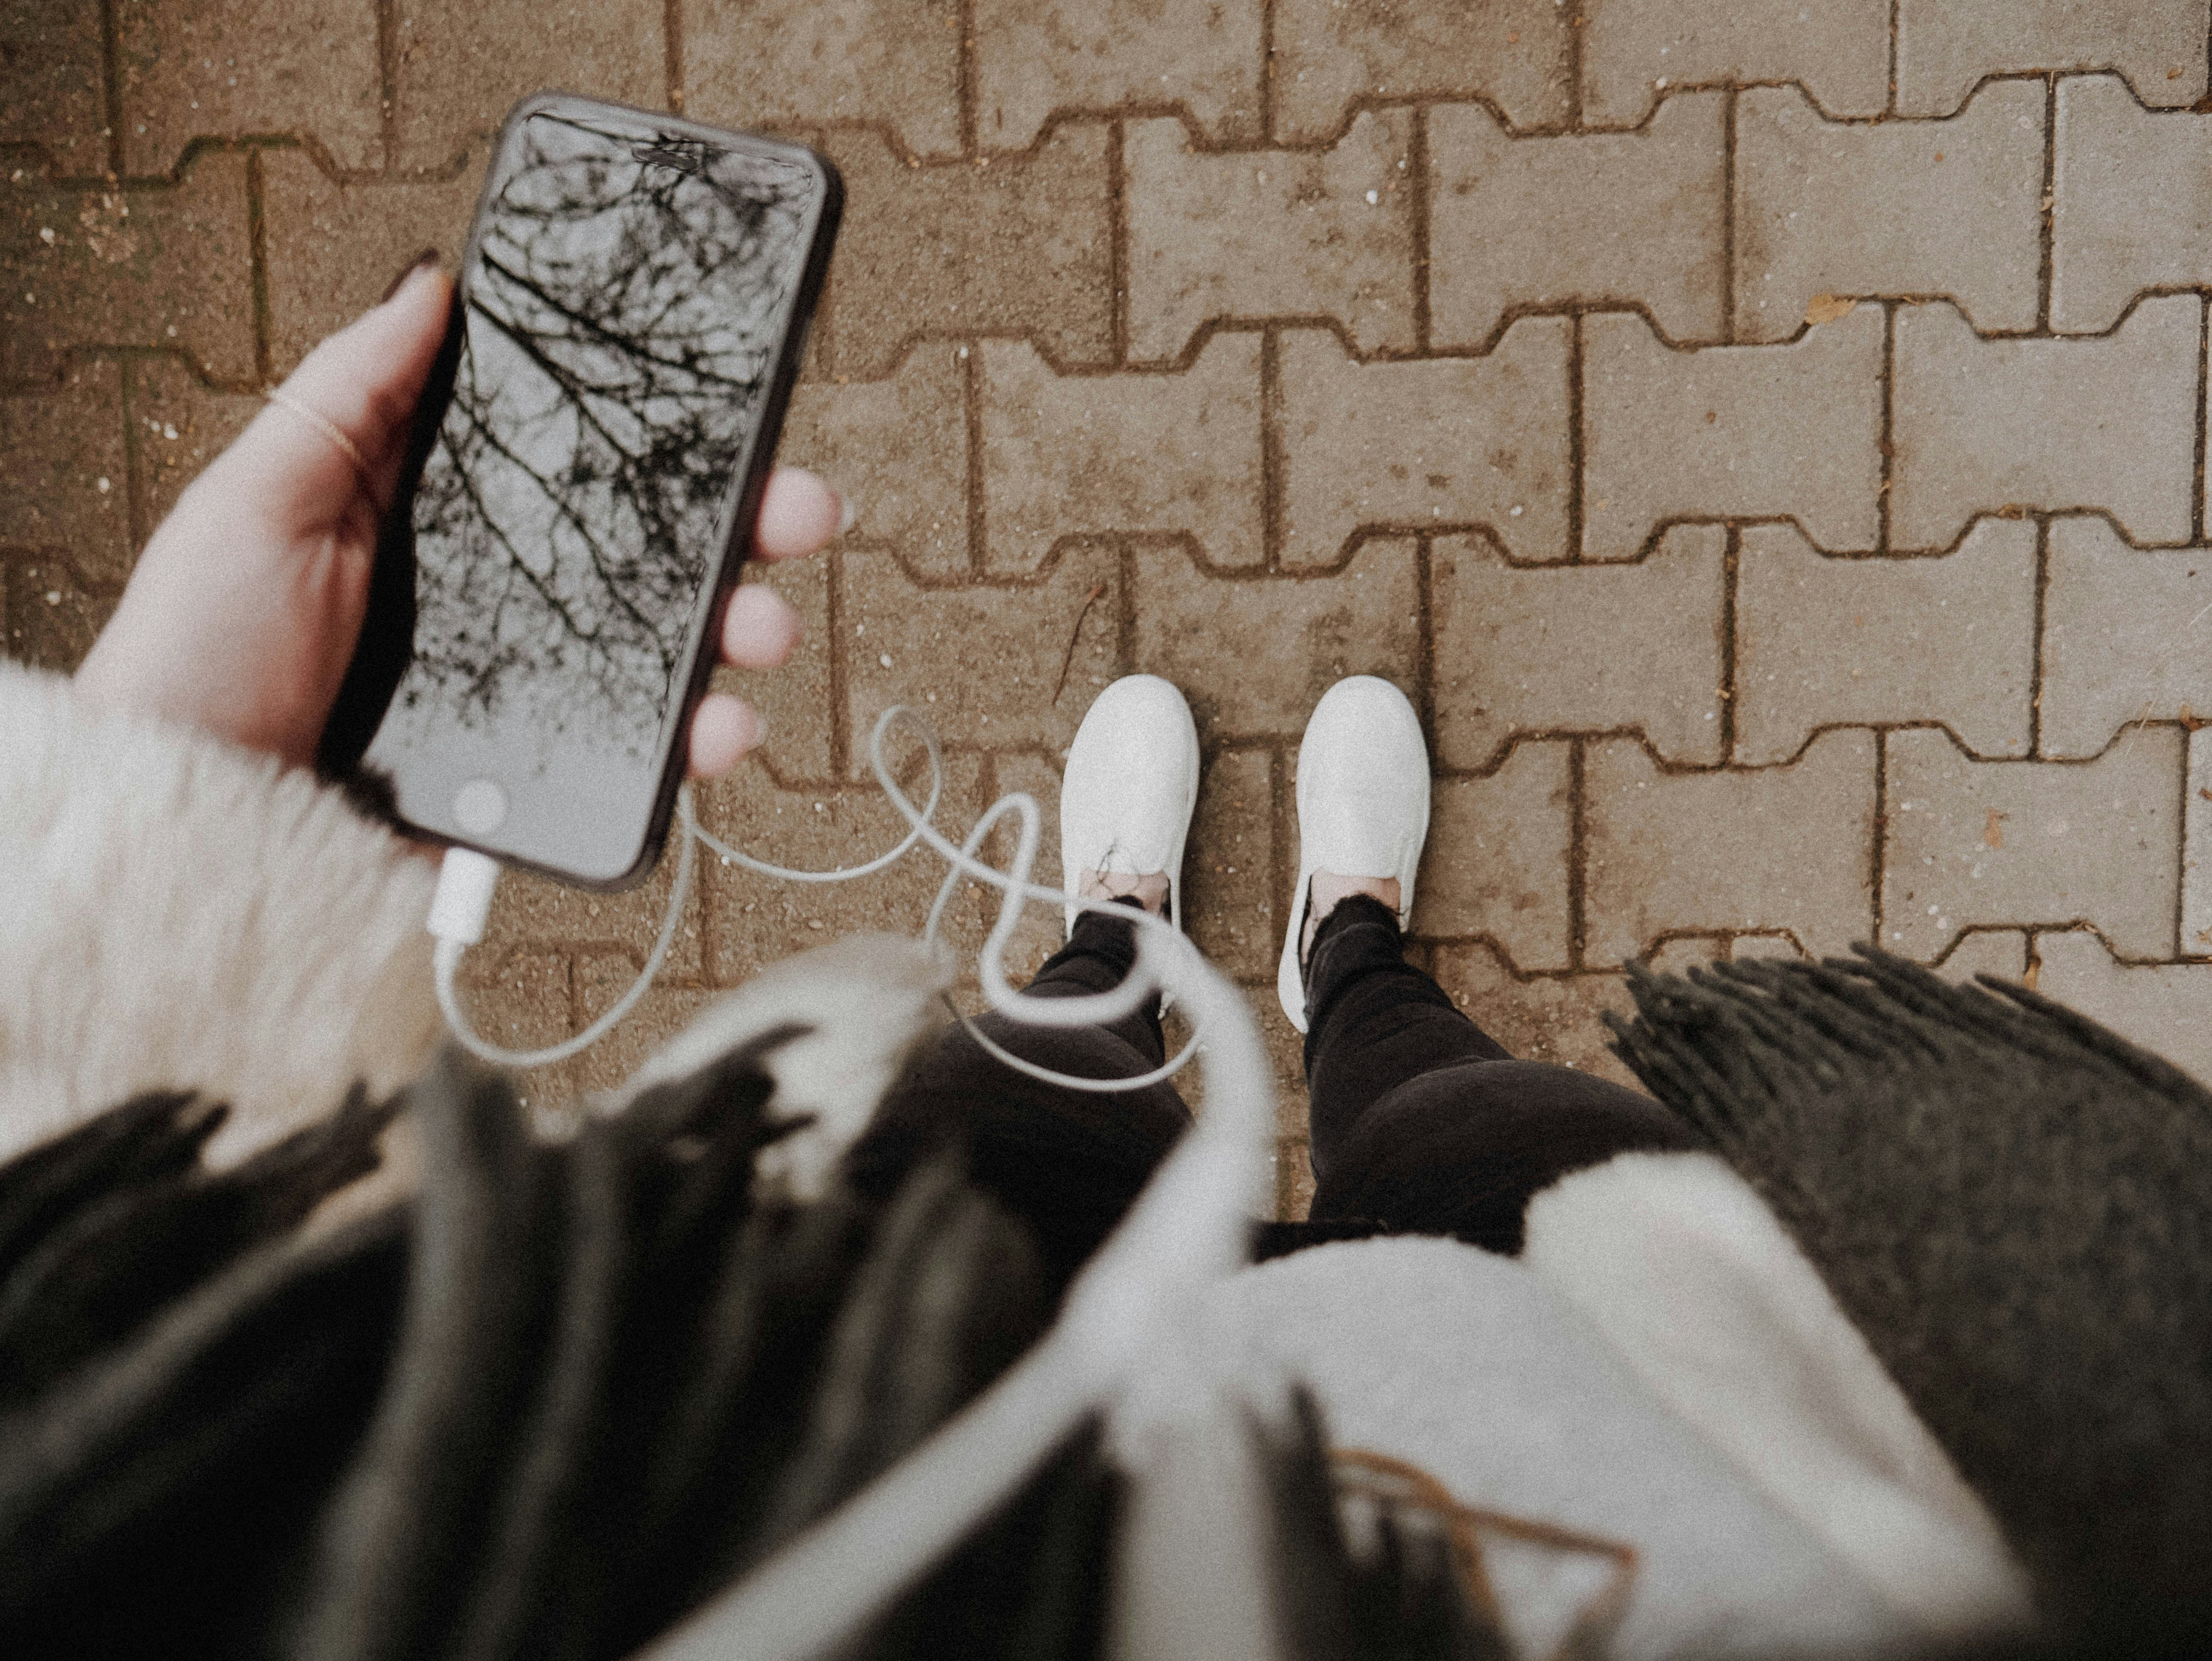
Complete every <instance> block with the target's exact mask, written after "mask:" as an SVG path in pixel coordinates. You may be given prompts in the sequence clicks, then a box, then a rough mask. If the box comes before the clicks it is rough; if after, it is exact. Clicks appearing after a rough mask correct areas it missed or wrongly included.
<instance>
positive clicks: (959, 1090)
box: [846, 911, 1190, 1290]
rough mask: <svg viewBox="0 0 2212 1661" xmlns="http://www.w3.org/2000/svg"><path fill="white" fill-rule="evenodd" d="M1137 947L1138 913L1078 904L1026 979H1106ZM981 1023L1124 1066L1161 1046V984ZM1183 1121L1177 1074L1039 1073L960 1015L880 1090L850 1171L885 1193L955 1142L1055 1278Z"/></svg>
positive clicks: (1090, 986)
mask: <svg viewBox="0 0 2212 1661" xmlns="http://www.w3.org/2000/svg"><path fill="white" fill-rule="evenodd" d="M1135 960H1136V930H1135V928H1134V926H1133V924H1131V923H1128V922H1123V921H1122V920H1121V919H1120V918H1118V917H1113V916H1101V915H1099V914H1098V913H1097V912H1091V911H1086V912H1083V913H1081V914H1079V916H1077V918H1076V924H1075V933H1074V934H1073V936H1072V937H1071V938H1070V939H1069V940H1068V942H1067V944H1066V946H1063V947H1061V948H1060V951H1059V952H1056V953H1054V955H1053V956H1052V957H1051V958H1049V959H1048V960H1047V962H1046V963H1045V965H1044V967H1043V968H1042V969H1040V970H1038V971H1037V975H1036V979H1035V980H1033V981H1031V982H1030V984H1029V986H1028V987H1027V988H1026V990H1027V991H1028V992H1030V994H1031V995H1035V996H1038V997H1047V998H1064V997H1076V996H1079V995H1083V994H1085V993H1091V992H1104V991H1108V990H1110V989H1112V988H1114V987H1115V986H1117V985H1119V984H1120V983H1121V981H1122V979H1123V978H1124V977H1126V976H1127V974H1128V972H1129V968H1130V965H1131V964H1133V963H1134V962H1135ZM976 1025H977V1026H978V1027H980V1028H981V1030H982V1031H983V1032H984V1033H985V1035H986V1036H987V1037H989V1038H990V1039H991V1040H992V1042H993V1043H997V1044H999V1045H1000V1046H1002V1047H1003V1048H1005V1049H1006V1050H1011V1051H1012V1053H1013V1054H1015V1055H1017V1056H1020V1057H1021V1058H1022V1059H1023V1060H1024V1061H1027V1062H1035V1063H1036V1065H1037V1066H1039V1067H1046V1068H1051V1069H1052V1070H1053V1071H1054V1072H1056V1073H1066V1074H1073V1075H1075V1076H1077V1077H1079V1078H1092V1079H1110V1078H1129V1077H1133V1076H1134V1075H1135V1074H1140V1073H1149V1072H1151V1071H1152V1068H1156V1067H1158V1065H1159V1064H1160V1063H1161V1062H1162V1061H1163V1060H1164V1059H1165V1057H1166V1045H1165V1041H1164V1039H1163V1037H1162V1036H1161V1033H1160V1007H1159V1000H1158V998H1157V997H1154V998H1151V999H1147V1000H1146V1002H1145V1003H1144V1005H1143V1006H1142V1007H1139V1009H1137V1010H1135V1011H1134V1012H1133V1013H1130V1014H1128V1015H1127V1016H1124V1017H1123V1018H1122V1019H1121V1020H1118V1021H1116V1022H1115V1023H1113V1024H1112V1025H1109V1026H1080V1027H1040V1026H1027V1025H1022V1024H1021V1023H1019V1022H1018V1021H1012V1020H1009V1019H1006V1017H1004V1016H1002V1015H996V1014H989V1015H985V1016H983V1017H981V1019H978V1020H977V1022H976ZM1189 1128H1190V1110H1189V1109H1188V1108H1187V1107H1185V1106H1184V1105H1183V1101H1182V1097H1181V1096H1179V1095H1177V1094H1176V1091H1175V1088H1174V1086H1172V1085H1168V1084H1155V1085H1149V1086H1146V1087H1145V1088H1144V1089H1142V1090H1134V1091H1116V1092H1113V1093H1111V1094H1101V1093H1094V1092H1086V1091H1078V1090H1069V1089H1066V1087H1064V1086H1058V1085H1049V1084H1045V1083H1042V1082H1041V1081H1040V1080H1036V1079H1032V1078H1030V1077H1029V1076H1028V1075H1027V1074H1022V1073H1017V1072H1015V1071H1014V1069H1013V1068H1010V1067H1008V1066H1006V1063H1004V1062H1001V1061H1000V1060H999V1059H998V1058H997V1057H996V1056H993V1055H991V1054H990V1053H988V1052H987V1051H986V1050H983V1049H982V1048H981V1046H979V1045H978V1044H977V1043H975V1040H974V1039H972V1038H970V1037H969V1036H968V1034H967V1033H966V1031H963V1029H961V1028H959V1027H957V1026H956V1027H952V1028H951V1029H950V1030H948V1031H946V1032H945V1033H944V1034H943V1035H942V1036H941V1037H939V1039H938V1040H937V1041H936V1043H935V1044H934V1045H933V1047H932V1048H931V1050H929V1051H928V1053H927V1054H926V1055H924V1056H922V1057H921V1059H920V1060H919V1061H918V1062H916V1063H915V1066H914V1067H913V1068H910V1069H909V1070H908V1074H907V1075H906V1076H905V1078H904V1079H902V1080H901V1081H900V1083H899V1084H898V1085H897V1086H896V1087H895V1088H894V1089H893V1090H892V1092H890V1095H889V1096H887V1097H886V1098H884V1102H883V1104H882V1105H881V1106H880V1107H879V1108H878V1109H877V1110H876V1117H875V1120H874V1122H873V1123H872V1124H871V1125H870V1126H869V1128H868V1130H867V1132H866V1135H863V1136H862V1137H861V1138H860V1141H858V1142H856V1143H855V1144H854V1147H852V1149H851V1150H850V1152H848V1153H847V1155H846V1173H847V1176H848V1179H849V1180H850V1181H851V1182H852V1183H853V1184H854V1187H856V1188H858V1189H860V1190H861V1191H862V1192H863V1193H869V1194H875V1195H878V1196H885V1195H888V1194H889V1193H890V1190H891V1189H895V1188H896V1186H897V1184H898V1183H899V1181H900V1180H901V1179H902V1177H904V1176H905V1175H906V1173H907V1171H909V1170H910V1169H912V1168H913V1165H914V1164H915V1161H916V1160H917V1159H921V1158H924V1157H926V1156H927V1155H928V1154H929V1153H933V1152H935V1151H936V1150H938V1149H939V1148H942V1147H947V1146H954V1145H957V1146H959V1147H963V1149H964V1151H965V1153H966V1155H967V1159H968V1169H969V1175H970V1176H971V1177H974V1178H975V1182H976V1183H977V1184H978V1185H979V1186H981V1187H982V1188H983V1189H986V1190H987V1191H988V1192H989V1193H991V1194H992V1195H993V1196H994V1197H995V1198H996V1199H997V1200H998V1201H999V1202H1000V1204H1002V1205H1004V1206H1005V1207H1006V1208H1007V1209H1008V1210H1009V1211H1011V1212H1012V1213H1013V1214H1015V1215H1016V1216H1018V1217H1019V1218H1021V1219H1022V1220H1024V1222H1026V1223H1027V1224H1029V1226H1030V1229H1031V1230H1032V1231H1033V1232H1035V1234H1036V1239H1037V1243H1038V1245H1039V1246H1040V1248H1041V1249H1042V1251H1043V1253H1044V1256H1045V1260H1046V1264H1047V1267H1048V1269H1049V1270H1050V1271H1051V1273H1052V1274H1053V1275H1054V1286H1055V1289H1056V1290H1057V1289H1058V1288H1060V1287H1065V1286H1066V1282H1067V1281H1068V1280H1069V1279H1070V1278H1071V1277H1073V1275H1074V1273H1075V1271H1076V1270H1077V1269H1079V1268H1081V1267H1082V1265H1083V1262H1084V1261H1085V1259H1086V1258H1087V1257H1089V1256H1091V1253H1092V1252H1093V1251H1095V1250H1097V1249H1098V1247H1099V1245H1100V1244H1102V1243H1103V1241H1104V1240H1105V1238H1106V1237H1107V1235H1109V1234H1110V1233H1111V1232H1113V1231H1114V1227H1115V1224H1117V1223H1119V1222H1120V1221H1121V1218H1122V1216H1123V1214H1125V1213H1126V1212H1127V1210H1128V1208H1129V1206H1130V1204H1131V1202H1133V1201H1134V1200H1135V1199H1136V1197H1137V1193H1138V1190H1139V1189H1142V1188H1143V1187H1144V1185H1145V1183H1146V1181H1147V1180H1148V1179H1149V1178H1150V1177H1151V1176H1152V1172H1153V1171H1154V1170H1155V1169H1157V1168H1158V1165H1159V1163H1160V1161H1161V1160H1163V1159H1165V1158H1166V1157H1167V1155H1168V1153H1169V1151H1170V1149H1171V1148H1173V1147H1174V1146H1175V1144H1176V1141H1177V1140H1178V1139H1179V1138H1180V1137H1181V1136H1182V1133H1183V1132H1184V1131H1185V1130H1187V1129H1189Z"/></svg>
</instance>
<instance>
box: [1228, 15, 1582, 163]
mask: <svg viewBox="0 0 2212 1661" xmlns="http://www.w3.org/2000/svg"><path fill="white" fill-rule="evenodd" d="M1567 22H1568V19H1567V13H1566V10H1565V9H1564V8H1562V7H1561V6H1559V5H1558V4H1557V3H1555V0H1492V3H1488V4H1485V5H1480V6H1470V5H1467V4H1465V3H1463V0H1379V3H1370V4H1363V5H1349V6H1348V5H1344V4H1340V3H1339V0H1277V4H1276V7H1275V30H1274V34H1273V40H1272V44H1273V46H1274V49H1275V58H1274V65H1273V90H1274V99H1275V120H1274V132H1275V135H1276V137H1279V138H1280V139H1282V140H1283V141H1285V143H1294V144H1301V143H1319V142H1321V141H1322V140H1325V139H1327V138H1328V137H1332V136H1333V135H1334V133H1335V132H1336V131H1338V129H1339V128H1340V127H1341V126H1342V125H1344V120H1345V114H1346V106H1347V105H1349V104H1351V103H1352V102H1353V101H1354V100H1363V99H1389V100H1394V101H1397V100H1410V99H1416V98H1475V97H1479V98H1481V99H1484V100H1486V101H1487V102H1490V103H1492V104H1495V105H1496V106H1498V108H1499V109H1500V110H1502V111H1504V114H1505V119H1507V120H1508V121H1510V122H1511V123H1512V124H1513V125H1515V126H1516V127H1522V128H1527V127H1557V126H1560V125H1565V122H1566V120H1567V119H1568V117H1569V114H1570V113H1571V109H1572V102H1571V100H1572V90H1571V84H1570V79H1569V71H1568V46H1567Z"/></svg>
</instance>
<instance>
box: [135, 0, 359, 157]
mask: <svg viewBox="0 0 2212 1661" xmlns="http://www.w3.org/2000/svg"><path fill="white" fill-rule="evenodd" d="M115 29H116V53H115V60H116V68H117V70H118V91H119V93H120V95H121V105H122V119H123V171H124V172H125V173H167V172H168V171H169V169H170V168H172V167H174V166H176V164H177V158H178V157H179V155H182V154H183V153H184V149H185V146H186V145H187V144H189V143H191V141H192V140H193V139H195V138H198V137H211V138H242V137H258V136H262V135H266V134H271V133H297V134H299V135H301V137H307V138H312V139H313V141H314V142H315V143H319V144H320V145H321V146H322V147H323V148H324V149H325V150H327V151H328V152H329V153H330V155H331V159H332V160H334V161H336V162H337V164H338V166H340V167H377V166H380V164H381V163H382V161H383V160H384V122H383V117H382V114H381V113H380V110H379V109H378V107H377V105H378V100H379V98H380V96H381V94H382V85H383V81H382V76H383V71H382V70H381V69H380V66H379V64H378V62H377V50H376V9H375V7H374V6H369V5H363V4H362V3H360V0H182V3H179V0H117V3H116V8H115Z"/></svg>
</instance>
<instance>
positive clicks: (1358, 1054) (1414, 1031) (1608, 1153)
mask: <svg viewBox="0 0 2212 1661" xmlns="http://www.w3.org/2000/svg"><path fill="white" fill-rule="evenodd" d="M1402 953H1403V941H1402V940H1401V937H1400V934H1399V932H1398V920H1397V916H1396V915H1395V913H1394V912H1393V911H1392V910H1390V908H1389V906H1386V905H1384V904H1382V903H1381V902H1380V901H1378V900H1375V899H1371V898H1370V897H1367V896H1365V895H1355V896H1354V897H1352V898H1350V899H1347V900H1346V901H1344V902H1343V903H1342V904H1340V905H1338V906H1337V908H1336V909H1335V910H1334V911H1332V912H1331V913H1330V914H1329V915H1328V916H1327V917H1326V918H1324V919H1323V920H1322V925H1321V928H1319V929H1318V930H1317V931H1316V934H1315V939H1314V946H1313V951H1312V953H1311V955H1310V964H1309V967H1308V971H1307V977H1306V1011H1307V1017H1308V1027H1309V1031H1308V1032H1307V1035H1306V1079H1307V1082H1308V1086H1309V1088H1310V1098H1311V1109H1310V1113H1311V1118H1310V1126H1311V1133H1312V1149H1313V1164H1314V1176H1315V1177H1316V1182H1317V1183H1318V1186H1317V1188H1316V1192H1315V1194H1314V1202H1313V1212H1312V1215H1313V1219H1314V1220H1315V1221H1316V1222H1340V1221H1352V1220H1370V1221H1372V1222H1375V1223H1376V1224H1379V1225H1380V1226H1382V1228H1383V1230H1384V1231H1385V1232H1390V1233H1399V1234H1449V1235H1453V1236H1455V1237H1456V1238H1460V1239H1462V1240H1466V1241H1468V1242H1469V1243H1470V1244H1475V1245H1480V1246H1486V1247H1488V1248H1489V1249H1490V1250H1493V1251H1502V1252H1506V1253H1509V1254H1510V1253H1516V1252H1518V1251H1519V1250H1521V1242H1522V1218H1523V1215H1524V1214H1525V1213H1526V1211H1527V1208H1528V1201H1529V1199H1530V1197H1531V1196H1534V1195H1535V1194H1536V1193H1538V1192H1540V1191H1541V1190H1542V1189H1545V1188H1547V1187H1549V1186H1550V1185H1551V1184H1552V1183H1554V1182H1556V1181H1558V1180H1559V1178H1560V1177H1564V1176H1565V1175H1566V1174H1567V1173H1568V1172H1569V1171H1578V1170H1581V1169H1583V1167H1585V1166H1588V1165H1596V1164H1599V1163H1601V1161H1603V1160H1606V1159H1611V1158H1612V1157H1613V1155H1614V1154H1616V1153H1627V1152H1629V1151H1631V1150H1633V1149H1638V1148H1653V1149H1676V1148H1690V1147H1699V1146H1702V1144H1701V1143H1700V1141H1699V1139H1698V1137H1697V1135H1695V1133H1693V1132H1692V1130H1691V1129H1689V1128H1688V1127H1687V1126H1686V1125H1685V1124H1683V1123H1681V1122H1680V1120H1679V1119H1677V1118H1675V1117H1674V1115H1673V1114H1671V1113H1669V1112H1668V1110H1666V1109H1665V1108H1663V1107H1662V1106H1660V1104H1658V1103H1657V1102H1655V1101H1653V1100H1652V1099H1651V1098H1650V1097H1648V1096H1645V1095H1642V1094H1640V1093H1638V1092H1636V1091H1633V1090H1628V1089H1625V1088H1624V1087H1622V1086H1620V1085H1617V1084H1613V1083H1611V1082H1609V1081H1607V1080H1603V1079H1596V1078H1592V1077H1591V1076H1590V1075H1589V1074H1586V1073H1578V1072H1577V1071H1575V1069H1573V1068H1566V1067H1553V1066H1551V1065H1549V1064H1548V1063H1546V1062H1516V1061H1515V1060H1514V1059H1513V1058H1512V1057H1511V1056H1509V1055H1507V1053H1506V1051H1505V1050H1504V1047H1503V1046H1502V1045H1500V1044H1499V1043H1498V1042H1497V1041H1496V1040H1495V1039H1493V1038H1492V1037H1489V1036H1488V1035H1487V1034H1486V1033H1485V1032H1483V1031H1482V1030H1481V1029H1480V1028H1479V1027H1477V1026H1476V1025H1475V1024H1474V1022H1473V1021H1471V1020H1469V1019H1468V1018H1467V1017H1466V1016H1464V1015H1462V1013H1460V1012H1459V1011H1458V1010H1457V1009H1456V1008H1455V1007H1453V1005H1452V1001H1451V1000H1450V999H1449V997H1447V996H1446V995H1444V992H1443V989H1442V988H1441V987H1439V986H1437V983H1435V982H1434V981H1432V980H1431V979H1430V978H1429V977H1427V976H1426V975H1425V974H1423V973H1422V972H1421V971H1420V970H1418V969H1415V968H1413V966H1412V965H1411V964H1408V963H1407V962H1406V961H1405V958H1404V957H1403V955H1402Z"/></svg>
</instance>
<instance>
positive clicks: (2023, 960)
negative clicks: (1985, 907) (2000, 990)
mask: <svg viewBox="0 0 2212 1661" xmlns="http://www.w3.org/2000/svg"><path fill="white" fill-rule="evenodd" d="M2027 945H2028V937H2027V931H2026V930H2025V929H2020V928H1984V929H1978V930H1977V931H1975V932H1974V933H1973V934H1961V935H1960V937H1959V940H1958V943H1957V944H1956V945H1954V946H1952V948H1951V949H1950V951H1949V952H1947V953H1945V954H1944V958H1943V960H1942V962H1941V963H1939V964H1936V973H1937V974H1938V975H1941V976H1942V977H1943V978H1944V979H1945V980H1947V981H1950V982H1952V983H1954V984H1956V985H1960V986H1969V985H1972V983H1973V979H1974V977H1975V976H1977V975H1994V976H1996V977H1997V979H1999V980H2001V981H2012V982H2015V983H2018V982H2021V981H2024V980H2026V979H2027V963H2028V957H2027Z"/></svg>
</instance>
